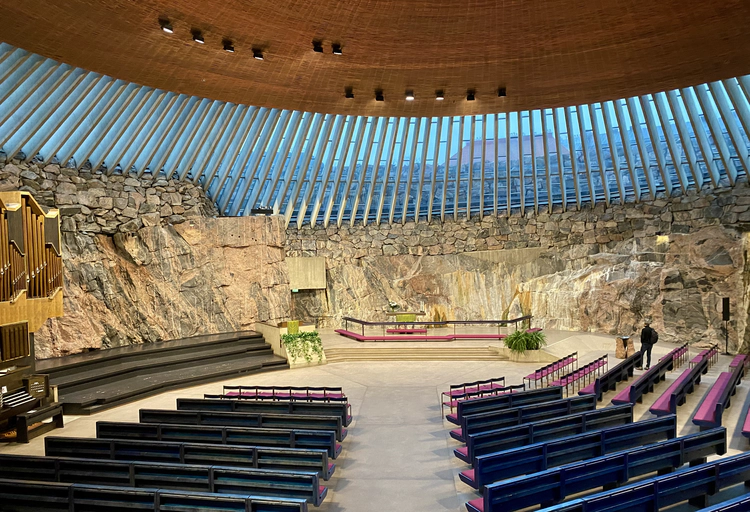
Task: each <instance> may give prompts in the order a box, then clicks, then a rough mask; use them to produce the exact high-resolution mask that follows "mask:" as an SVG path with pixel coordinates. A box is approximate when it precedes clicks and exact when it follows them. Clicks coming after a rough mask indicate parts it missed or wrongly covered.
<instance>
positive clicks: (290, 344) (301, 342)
mask: <svg viewBox="0 0 750 512" xmlns="http://www.w3.org/2000/svg"><path fill="white" fill-rule="evenodd" d="M281 345H282V346H283V347H284V349H285V350H286V353H287V355H289V358H290V359H291V360H292V361H296V360H297V359H300V358H304V359H305V361H307V362H308V363H311V362H312V360H313V356H316V357H317V360H318V362H319V363H320V362H321V361H322V360H323V342H322V341H321V340H320V334H318V331H310V332H295V333H292V332H291V329H290V330H289V332H288V333H287V334H282V335H281Z"/></svg>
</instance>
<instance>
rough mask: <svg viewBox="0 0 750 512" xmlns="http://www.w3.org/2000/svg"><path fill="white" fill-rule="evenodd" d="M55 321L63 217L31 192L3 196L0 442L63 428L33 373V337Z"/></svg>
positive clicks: (41, 378) (42, 378)
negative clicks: (35, 332)
mask: <svg viewBox="0 0 750 512" xmlns="http://www.w3.org/2000/svg"><path fill="white" fill-rule="evenodd" d="M56 316H62V255H61V252H60V223H59V213H58V212H57V210H50V211H45V210H44V209H43V208H42V207H41V206H40V205H39V204H38V203H37V202H36V201H35V200H34V198H33V197H32V196H31V195H30V194H28V193H27V192H3V193H0V441H18V442H28V440H29V439H30V438H31V437H35V436H36V435H39V434H41V433H44V432H47V431H49V430H51V429H53V428H57V427H62V426H63V423H62V407H61V406H59V405H58V404H56V403H54V401H53V399H52V397H51V393H50V386H49V379H48V378H47V376H46V375H37V374H36V372H35V366H36V365H35V355H34V334H33V333H34V331H36V330H37V329H39V328H40V327H41V326H42V324H43V323H44V322H45V321H46V320H47V319H48V318H50V317H56ZM50 420H51V421H50Z"/></svg>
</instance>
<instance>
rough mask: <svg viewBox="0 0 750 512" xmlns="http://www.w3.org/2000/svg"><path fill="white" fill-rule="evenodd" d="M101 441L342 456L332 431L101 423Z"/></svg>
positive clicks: (99, 428) (98, 433)
mask: <svg viewBox="0 0 750 512" xmlns="http://www.w3.org/2000/svg"><path fill="white" fill-rule="evenodd" d="M96 437H97V438H99V439H144V440H151V441H175V442H188V443H209V444H239V445H243V446H247V445H250V446H279V447H286V448H308V449H313V450H326V451H327V452H328V456H329V457H331V458H332V459H335V458H336V457H338V456H339V453H341V445H340V444H338V443H337V442H336V433H335V432H333V431H328V430H300V429H283V428H233V427H207V426H200V425H160V424H154V423H127V422H118V421H97V422H96Z"/></svg>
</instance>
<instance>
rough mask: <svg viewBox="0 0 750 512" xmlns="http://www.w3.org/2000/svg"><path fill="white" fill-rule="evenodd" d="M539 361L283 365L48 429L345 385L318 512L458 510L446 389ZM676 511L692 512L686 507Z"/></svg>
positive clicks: (558, 349)
mask: <svg viewBox="0 0 750 512" xmlns="http://www.w3.org/2000/svg"><path fill="white" fill-rule="evenodd" d="M548 337H549V342H550V346H549V350H550V351H551V352H553V353H554V354H556V355H557V354H559V355H565V354H568V353H570V352H573V351H575V350H578V352H579V354H580V358H581V359H580V360H581V361H582V362H587V361H589V360H593V359H594V358H595V357H598V356H599V355H601V354H602V353H609V354H610V358H611V360H612V361H613V362H616V361H617V360H616V359H614V353H613V350H614V341H613V339H612V337H611V336H598V335H593V334H590V333H580V334H576V333H560V332H550V333H548ZM352 343H356V342H352ZM672 348H674V346H673V345H670V344H667V343H659V344H657V345H656V346H655V347H654V357H655V358H657V359H658V357H659V356H660V355H663V354H665V353H667V352H668V351H669V350H671V349H672ZM729 360H730V358H729V356H721V360H720V362H719V364H718V365H716V366H714V367H713V368H712V369H711V371H710V372H709V374H708V375H707V376H706V379H705V380H704V383H703V384H702V385H700V386H699V387H698V390H697V391H696V392H695V393H693V394H692V395H689V397H688V401H687V403H686V404H685V405H683V406H682V407H680V409H679V412H678V419H679V424H680V431H681V433H682V434H686V433H690V432H697V431H698V428H697V427H695V426H694V425H693V424H692V423H691V422H690V417H691V416H692V413H693V411H694V410H695V409H696V408H697V407H698V405H699V403H700V401H701V399H702V398H703V395H704V394H705V392H706V390H707V389H708V385H707V384H709V383H712V382H713V381H714V379H715V378H716V377H717V376H718V375H719V373H720V372H721V371H722V370H725V369H726V367H727V364H728V362H729ZM538 366H539V365H538V364H520V363H511V362H507V361H498V362H491V361H490V362H487V361H481V362H477V361H475V362H471V361H460V362H357V363H336V364H328V365H325V366H317V367H307V368H300V369H295V370H285V371H279V372H272V373H267V374H261V375H255V376H247V377H242V378H237V379H232V380H228V381H226V382H224V383H214V384H206V385H201V386H196V387H193V388H189V389H183V390H179V391H172V392H167V393H164V394H162V395H159V396H155V397H152V398H148V399H145V400H141V401H139V402H135V403H132V404H128V405H125V406H122V407H118V408H116V409H112V410H109V411H105V412H102V413H100V414H98V415H95V416H91V417H83V416H82V417H73V416H69V417H66V418H65V420H66V427H65V429H64V430H58V431H54V432H53V433H51V434H49V435H64V436H77V437H93V436H94V435H95V423H96V421H98V420H118V421H137V417H138V409H140V408H146V407H148V408H174V406H175V399H176V398H177V397H202V395H203V393H216V392H219V391H220V390H221V385H222V384H257V385H272V384H278V385H284V384H286V385H311V386H323V385H328V386H335V385H340V386H343V387H344V390H345V391H346V394H347V395H348V396H349V401H350V403H351V404H352V412H353V414H354V421H353V423H352V425H351V428H350V431H349V436H348V438H347V439H346V440H345V441H344V443H343V445H344V451H343V453H342V454H341V456H340V457H339V458H338V459H337V460H336V464H337V470H336V473H335V475H334V477H333V478H332V479H331V480H330V481H329V482H327V485H328V486H329V487H330V491H329V495H328V498H327V499H326V502H325V503H324V504H323V505H322V506H321V507H320V508H319V509H318V510H320V511H321V512H334V511H335V512H339V511H348V512H376V511H377V512H382V511H386V510H408V511H410V512H422V511H424V512H428V511H429V512H435V511H451V512H457V511H462V510H465V508H464V506H463V504H464V503H465V502H466V501H468V500H470V499H474V498H475V497H477V495H476V494H475V493H474V492H473V491H472V490H471V489H470V488H469V487H468V486H466V485H465V484H463V483H462V482H461V481H460V480H459V479H458V473H459V472H460V471H462V470H463V469H466V466H465V465H464V464H463V463H462V462H460V461H459V460H458V459H457V458H455V457H454V456H453V454H452V451H453V449H454V448H455V447H457V446H459V445H458V443H456V442H455V441H453V440H452V439H450V437H449V436H448V431H449V427H451V426H452V425H451V424H449V423H448V422H446V421H444V420H443V418H442V415H441V406H440V403H441V400H440V393H441V392H442V391H444V390H445V389H447V387H448V385H449V384H453V383H460V382H466V381H472V380H478V379H486V378H491V377H498V376H503V375H504V376H505V377H506V382H507V383H508V384H517V383H520V382H521V381H522V378H523V376H524V375H526V374H528V373H529V372H531V371H533V370H534V369H535V368H536V367H538ZM686 367H687V365H685V366H684V367H683V368H681V369H680V370H679V371H676V372H673V373H672V374H670V375H669V376H668V380H672V379H674V378H676V376H678V375H679V373H681V371H682V369H684V368H686ZM667 386H668V383H663V384H661V385H660V386H659V388H657V393H658V392H660V391H663V390H664V389H666V388H667ZM748 389H750V386H749V385H748V384H747V383H746V382H743V383H742V385H741V386H740V389H739V390H738V393H737V396H736V397H735V399H734V402H733V406H732V407H731V408H730V409H729V410H728V411H727V414H726V415H725V420H724V425H725V426H726V427H727V428H728V429H729V433H730V435H731V436H732V437H731V442H730V451H729V454H732V453H738V452H741V451H745V450H746V449H747V447H748V441H747V439H745V438H742V437H740V436H739V434H737V435H735V431H736V432H739V428H740V427H741V421H742V418H741V413H743V412H744V411H746V410H747V407H748V405H749V404H748ZM613 395H614V393H609V394H608V395H607V396H606V397H605V401H604V402H603V406H604V405H607V404H608V403H609V399H610V398H611V397H612V396H613ZM657 396H658V395H657V394H652V395H647V396H646V397H645V400H644V404H639V405H637V406H636V409H635V417H636V419H646V418H649V417H651V414H650V413H649V412H648V406H649V405H650V404H651V403H652V402H653V400H655V399H656V397H657ZM0 452H4V453H25V454H40V455H41V454H43V453H44V441H43V439H42V438H37V439H34V440H32V442H31V443H30V444H28V445H16V444H10V445H3V446H0ZM740 492H744V491H742V486H735V487H734V488H732V489H730V490H729V492H724V493H722V494H721V495H719V496H715V497H713V498H712V500H711V503H716V502H718V501H721V500H722V499H727V498H728V497H730V496H733V495H737V494H739V493H740ZM674 510H694V509H693V508H692V507H690V506H688V505H683V506H679V507H676V508H675V509H674Z"/></svg>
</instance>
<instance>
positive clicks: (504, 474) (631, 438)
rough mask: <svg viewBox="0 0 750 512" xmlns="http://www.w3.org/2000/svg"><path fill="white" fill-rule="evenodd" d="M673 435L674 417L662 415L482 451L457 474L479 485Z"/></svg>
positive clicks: (674, 433)
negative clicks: (595, 429) (570, 434)
mask: <svg viewBox="0 0 750 512" xmlns="http://www.w3.org/2000/svg"><path fill="white" fill-rule="evenodd" d="M676 435H677V417H676V416H674V415H670V416H664V417H661V418H655V419H652V420H646V421H639V422H637V423H629V424H627V425H621V426H619V427H612V428H608V429H604V430H599V431H596V432H587V433H585V434H579V435H576V436H572V437H564V438H562V439H555V440H553V441H547V442H544V443H535V444H531V445H528V446H522V447H520V448H512V449H510V450H505V451H501V452H496V453H490V454H487V455H481V456H479V457H475V458H474V464H473V465H474V468H473V469H467V470H465V471H462V472H461V473H460V474H459V475H458V476H459V478H460V479H461V480H462V481H463V482H464V483H466V484H467V485H469V486H471V487H473V488H474V489H481V488H482V487H484V486H485V485H487V484H489V483H492V482H497V481H500V480H505V479H508V478H513V477H516V476H521V475H528V474H531V473H537V472H539V471H545V470H547V469H549V468H553V467H557V466H562V465H564V464H570V463H572V462H578V461H582V460H586V459H591V458H594V457H600V456H602V455H607V454H609V453H614V452H617V451H620V450H627V449H630V448H636V447H639V446H643V445H645V444H651V443H655V442H658V441H664V440H668V439H673V438H674V437H675V436H676Z"/></svg>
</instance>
